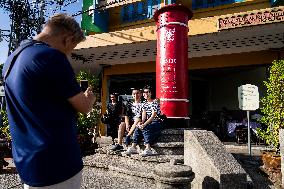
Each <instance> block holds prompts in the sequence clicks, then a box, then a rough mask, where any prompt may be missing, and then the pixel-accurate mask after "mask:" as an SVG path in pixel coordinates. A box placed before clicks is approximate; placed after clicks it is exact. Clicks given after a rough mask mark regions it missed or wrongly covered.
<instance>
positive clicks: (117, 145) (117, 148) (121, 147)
mask: <svg viewBox="0 0 284 189" xmlns="http://www.w3.org/2000/svg"><path fill="white" fill-rule="evenodd" d="M110 150H112V151H118V150H123V146H122V145H120V144H116V145H113V147H112V148H111V149H110Z"/></svg>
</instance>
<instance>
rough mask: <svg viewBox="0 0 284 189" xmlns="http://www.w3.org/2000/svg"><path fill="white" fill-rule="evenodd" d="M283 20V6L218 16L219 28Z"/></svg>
mask: <svg viewBox="0 0 284 189" xmlns="http://www.w3.org/2000/svg"><path fill="white" fill-rule="evenodd" d="M282 21H284V7H281V8H274V9H270V10H266V11H262V12H252V13H248V14H240V15H233V16H231V17H225V18H219V19H218V27H219V30H223V29H229V28H237V27H243V26H253V25H259V24H267V23H275V22H282Z"/></svg>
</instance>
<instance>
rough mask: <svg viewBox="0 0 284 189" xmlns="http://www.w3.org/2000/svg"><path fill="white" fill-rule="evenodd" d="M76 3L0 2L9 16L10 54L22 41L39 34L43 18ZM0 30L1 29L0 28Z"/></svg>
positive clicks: (45, 0) (43, 0)
mask: <svg viewBox="0 0 284 189" xmlns="http://www.w3.org/2000/svg"><path fill="white" fill-rule="evenodd" d="M75 2H77V1H76V0H75V1H74V0H56V1H51V0H0V8H1V9H4V11H6V12H7V13H8V14H9V17H10V20H11V29H10V35H9V52H8V54H10V53H11V52H12V51H14V50H15V49H16V48H17V47H18V46H19V45H20V42H21V41H22V40H24V39H28V38H31V37H32V36H34V35H36V34H37V33H39V32H40V30H41V27H42V25H43V24H44V23H45V18H46V17H47V16H48V14H50V12H49V11H48V10H50V8H52V13H55V12H56V11H58V10H61V8H62V7H65V6H67V5H70V4H72V3H75ZM0 29H1V28H0Z"/></svg>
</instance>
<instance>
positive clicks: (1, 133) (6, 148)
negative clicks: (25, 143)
mask: <svg viewBox="0 0 284 189" xmlns="http://www.w3.org/2000/svg"><path fill="white" fill-rule="evenodd" d="M0 114H1V116H0V118H1V122H0V170H1V169H2V168H3V166H8V163H7V162H6V161H5V160H4V158H6V157H12V151H11V150H12V149H11V135H10V130H9V122H8V117H7V112H6V110H5V109H2V110H1V113H0Z"/></svg>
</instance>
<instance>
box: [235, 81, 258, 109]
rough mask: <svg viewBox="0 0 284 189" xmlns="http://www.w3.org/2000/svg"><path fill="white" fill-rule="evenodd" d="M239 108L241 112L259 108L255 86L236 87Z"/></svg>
mask: <svg viewBox="0 0 284 189" xmlns="http://www.w3.org/2000/svg"><path fill="white" fill-rule="evenodd" d="M238 99H239V108H240V109H241V110H248V111H252V110H257V109H258V108H259V93H258V88H257V86H255V85H251V84H246V85H242V86H240V87H238Z"/></svg>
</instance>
